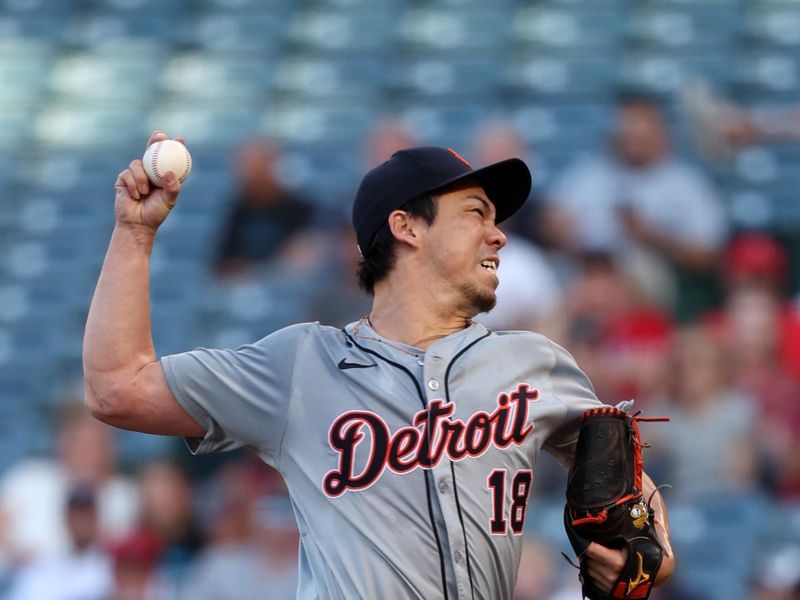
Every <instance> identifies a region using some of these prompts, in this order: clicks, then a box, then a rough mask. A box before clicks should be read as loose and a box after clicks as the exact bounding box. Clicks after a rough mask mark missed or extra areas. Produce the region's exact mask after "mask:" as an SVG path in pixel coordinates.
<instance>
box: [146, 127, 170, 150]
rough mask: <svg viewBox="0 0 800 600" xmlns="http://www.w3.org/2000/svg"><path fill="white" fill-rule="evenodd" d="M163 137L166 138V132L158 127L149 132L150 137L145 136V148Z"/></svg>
mask: <svg viewBox="0 0 800 600" xmlns="http://www.w3.org/2000/svg"><path fill="white" fill-rule="evenodd" d="M165 139H167V134H166V133H164V132H163V131H161V130H159V129H156V130H155V131H154V132H153V133H151V134H150V137H149V138H147V144H145V148H147V147H148V146H151V145H152V144H155V143H156V142H160V141H161V140H165Z"/></svg>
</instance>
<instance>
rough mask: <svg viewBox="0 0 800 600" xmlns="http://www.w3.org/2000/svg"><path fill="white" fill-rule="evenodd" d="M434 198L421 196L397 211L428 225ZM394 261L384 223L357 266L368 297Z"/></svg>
mask: <svg viewBox="0 0 800 600" xmlns="http://www.w3.org/2000/svg"><path fill="white" fill-rule="evenodd" d="M436 198H437V197H436V196H435V195H433V194H423V195H422V196H418V197H417V198H414V199H413V200H409V201H408V202H406V203H405V204H404V205H403V206H401V207H400V208H399V210H403V211H405V212H407V213H409V214H411V215H413V216H415V217H419V218H420V219H422V220H423V221H425V222H426V223H427V224H428V225H430V224H431V223H433V220H434V219H435V218H436ZM394 260H395V253H394V236H393V235H392V231H391V229H389V222H388V221H385V222H384V223H383V225H381V226H380V228H379V229H378V231H376V232H375V236H374V237H373V238H372V243H371V244H370V245H369V249H368V250H366V251H365V252H364V254H363V256H362V257H361V262H359V264H358V275H357V276H358V285H359V287H360V288H361V289H362V290H364V291H365V292H367V293H368V294H370V295H372V294H374V293H375V284H376V283H378V282H379V281H381V280H382V279H383V278H385V277H386V276H387V275H388V274H389V271H391V270H392V267H393V266H394Z"/></svg>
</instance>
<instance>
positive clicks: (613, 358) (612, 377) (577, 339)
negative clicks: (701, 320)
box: [563, 253, 675, 408]
mask: <svg viewBox="0 0 800 600" xmlns="http://www.w3.org/2000/svg"><path fill="white" fill-rule="evenodd" d="M637 283H638V282H637V280H636V279H634V278H632V277H630V276H629V275H628V273H627V272H624V271H623V270H622V268H621V267H620V266H619V265H618V264H617V262H616V261H615V259H614V257H613V256H611V255H609V254H604V253H594V254H586V255H585V256H583V257H582V258H581V260H580V271H579V275H578V277H577V279H576V280H575V282H574V284H573V285H572V286H571V287H570V289H569V290H568V294H567V300H566V302H565V303H564V306H563V309H564V314H565V316H566V323H567V331H566V332H565V333H564V337H565V338H566V339H565V340H564V343H565V345H566V347H568V348H569V349H570V352H572V354H574V356H575V358H576V360H577V361H578V364H579V365H580V366H581V368H582V369H583V370H584V371H586V373H587V375H588V376H589V377H590V378H591V380H592V383H593V385H594V387H595V392H596V393H597V395H598V397H599V398H600V399H601V400H602V401H603V402H607V403H610V404H615V403H617V402H619V401H621V400H627V399H630V398H634V399H636V400H637V407H638V408H643V407H644V405H646V402H647V400H648V398H650V397H652V396H653V395H655V394H657V393H659V392H661V391H662V390H663V385H664V380H665V377H666V376H667V373H666V369H665V365H664V363H665V361H666V359H667V357H668V356H669V352H670V350H671V344H672V342H673V335H674V331H675V327H674V324H673V322H672V319H671V317H670V316H669V314H667V313H666V312H665V311H664V310H662V309H661V308H659V307H658V306H655V305H653V304H652V303H650V302H648V301H647V299H646V298H645V297H644V295H643V294H642V293H641V292H640V290H639V288H638V287H637Z"/></svg>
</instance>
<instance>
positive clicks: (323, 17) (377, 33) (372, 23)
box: [287, 3, 397, 56]
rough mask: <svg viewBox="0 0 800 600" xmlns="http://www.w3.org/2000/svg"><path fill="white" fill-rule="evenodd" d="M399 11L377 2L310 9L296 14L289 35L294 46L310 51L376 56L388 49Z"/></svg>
mask: <svg viewBox="0 0 800 600" xmlns="http://www.w3.org/2000/svg"><path fill="white" fill-rule="evenodd" d="M396 15H397V13H396V11H393V10H392V9H391V8H390V7H387V6H384V4H383V3H381V5H380V10H376V7H375V5H370V6H369V7H362V6H358V7H356V8H355V9H351V8H349V9H347V10H341V9H339V10H331V9H330V8H327V9H324V10H321V9H319V8H317V9H307V10H302V11H299V12H297V13H295V14H294V15H293V16H292V17H291V19H290V20H289V22H288V28H287V38H288V41H289V42H291V44H292V46H295V47H297V48H298V49H300V50H302V51H306V52H315V51H316V52H319V53H324V54H325V56H330V55H331V53H332V52H346V53H348V54H355V53H358V54H359V55H362V56H363V54H362V53H365V52H369V53H371V54H372V55H373V56H374V55H375V54H376V53H381V52H382V51H384V50H386V49H387V47H388V46H389V44H390V43H391V36H392V32H393V31H394V29H395V27H396V23H397V18H396Z"/></svg>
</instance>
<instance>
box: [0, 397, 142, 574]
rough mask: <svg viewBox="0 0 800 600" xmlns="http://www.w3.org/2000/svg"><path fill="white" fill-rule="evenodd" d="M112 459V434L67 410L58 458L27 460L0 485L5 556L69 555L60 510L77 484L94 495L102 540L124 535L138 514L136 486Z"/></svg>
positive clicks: (80, 413) (74, 409) (78, 407)
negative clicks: (5, 533) (3, 518)
mask: <svg viewBox="0 0 800 600" xmlns="http://www.w3.org/2000/svg"><path fill="white" fill-rule="evenodd" d="M116 456H117V455H116V446H115V440H114V431H113V429H112V428H111V427H109V426H108V425H105V424H103V423H101V422H100V421H98V420H97V419H95V418H94V417H92V416H91V415H89V414H88V413H87V412H86V411H85V409H84V407H83V406H82V405H76V406H70V407H69V408H68V409H67V412H66V414H65V415H64V417H63V420H62V422H61V423H60V430H59V432H58V455H57V456H56V457H54V458H29V459H26V460H24V461H22V462H20V463H19V464H17V465H15V466H14V467H12V468H11V469H10V470H9V471H8V472H7V473H6V474H5V475H4V476H3V478H2V481H0V502H2V506H3V511H4V513H5V514H6V516H7V517H8V525H9V529H8V531H7V535H6V540H5V541H6V544H7V547H6V548H5V552H6V553H7V554H11V555H12V556H14V557H16V558H17V559H22V560H24V559H26V558H32V557H40V556H53V555H59V554H62V555H63V554H65V553H66V552H68V551H69V548H70V535H69V529H68V524H67V522H66V519H65V518H64V517H65V515H64V511H63V506H64V505H65V503H66V500H67V496H68V493H69V490H70V489H71V488H72V486H73V485H76V484H78V483H81V484H85V485H88V486H91V487H92V488H94V490H95V492H96V494H97V509H98V517H99V527H100V532H99V536H100V538H101V539H105V538H107V537H109V536H112V535H118V534H120V533H122V532H124V531H126V530H128V529H129V528H130V527H131V526H132V525H133V522H134V519H135V515H136V510H137V494H136V486H135V484H134V483H133V482H132V481H131V480H130V479H128V478H127V477H124V476H122V475H120V474H119V473H117V472H115V469H116V460H117V459H116Z"/></svg>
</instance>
